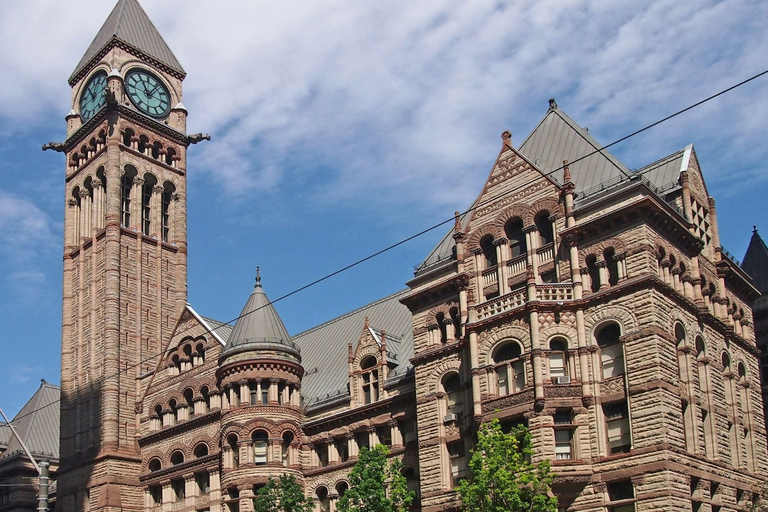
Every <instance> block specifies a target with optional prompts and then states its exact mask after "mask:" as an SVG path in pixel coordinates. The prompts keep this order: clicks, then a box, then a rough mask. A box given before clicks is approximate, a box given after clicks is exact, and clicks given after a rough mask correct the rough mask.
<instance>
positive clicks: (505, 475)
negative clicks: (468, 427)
mask: <svg viewBox="0 0 768 512" xmlns="http://www.w3.org/2000/svg"><path fill="white" fill-rule="evenodd" d="M531 455H532V448H531V434H530V433H529V432H528V429H526V428H525V427H523V426H517V427H515V428H514V429H513V430H512V431H511V432H510V433H509V434H505V433H504V432H503V431H502V430H501V425H500V424H499V420H498V419H494V420H492V421H491V422H489V423H485V424H483V425H482V426H481V427H480V431H479V432H478V440H477V446H476V448H475V449H474V450H473V451H472V458H471V459H470V461H469V470H470V479H469V480H463V481H462V482H461V483H460V484H459V487H458V489H457V491H458V493H459V496H460V497H461V501H462V503H463V506H464V510H468V511H469V510H471V511H474V512H557V497H555V496H554V495H553V494H552V489H551V487H552V481H553V480H554V476H555V475H554V474H553V473H551V472H550V467H549V461H547V460H543V461H541V462H539V463H538V464H533V463H532V462H531Z"/></svg>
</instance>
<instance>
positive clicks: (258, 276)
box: [256, 267, 261, 288]
mask: <svg viewBox="0 0 768 512" xmlns="http://www.w3.org/2000/svg"><path fill="white" fill-rule="evenodd" d="M256 288H261V268H260V267H256Z"/></svg>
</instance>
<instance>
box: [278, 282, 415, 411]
mask: <svg viewBox="0 0 768 512" xmlns="http://www.w3.org/2000/svg"><path fill="white" fill-rule="evenodd" d="M407 293H408V290H407V289H406V290H401V291H399V292H397V293H395V294H393V295H390V296H388V297H384V298H383V299H380V300H378V301H376V302H373V303H371V304H368V305H367V306H363V307H361V308H359V309H356V310H354V311H350V312H349V313H346V314H345V315H342V316H340V317H338V318H334V319H333V320H330V321H328V322H325V323H324V324H321V325H318V326H317V327H313V328H312V329H309V330H308V331H304V332H302V333H300V334H297V335H295V336H294V337H293V341H294V343H296V344H297V345H298V346H299V347H300V348H301V355H302V365H303V366H304V372H305V373H304V378H303V379H302V384H301V392H302V395H303V396H304V401H305V403H307V404H308V405H312V403H313V402H318V401H322V400H324V399H326V398H333V397H335V396H339V395H343V394H346V393H347V384H348V382H349V366H348V364H349V363H348V361H347V356H348V345H349V343H352V346H353V348H354V347H355V346H356V345H357V342H358V340H359V339H360V335H361V334H362V332H363V328H364V327H365V317H366V316H367V317H368V319H369V324H370V327H371V328H372V330H373V332H374V336H375V337H377V336H379V335H380V333H381V331H382V330H385V331H386V337H387V351H388V352H392V353H393V354H394V355H396V359H397V366H396V367H395V369H394V370H393V372H392V373H391V374H390V375H391V376H397V375H403V374H404V373H405V372H406V371H408V369H409V367H410V362H409V361H410V359H411V358H412V357H413V323H412V322H413V320H412V317H411V313H410V311H408V308H406V307H405V306H403V305H402V304H401V303H400V299H401V298H403V297H404V296H405V295H406V294H407Z"/></svg>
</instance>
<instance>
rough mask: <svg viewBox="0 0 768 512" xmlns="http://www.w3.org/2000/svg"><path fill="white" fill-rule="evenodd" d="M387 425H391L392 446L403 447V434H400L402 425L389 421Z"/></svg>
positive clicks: (395, 421)
mask: <svg viewBox="0 0 768 512" xmlns="http://www.w3.org/2000/svg"><path fill="white" fill-rule="evenodd" d="M387 425H389V428H390V432H391V433H390V437H391V438H392V446H403V445H404V443H403V433H402V432H400V425H398V424H397V420H389V421H388V422H387Z"/></svg>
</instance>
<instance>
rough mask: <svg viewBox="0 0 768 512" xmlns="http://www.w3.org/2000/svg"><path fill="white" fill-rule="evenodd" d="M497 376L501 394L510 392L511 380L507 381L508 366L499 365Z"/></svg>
mask: <svg viewBox="0 0 768 512" xmlns="http://www.w3.org/2000/svg"><path fill="white" fill-rule="evenodd" d="M496 378H497V379H498V382H499V395H500V396H503V395H508V394H509V382H508V381H507V366H506V365H504V366H499V367H498V368H496Z"/></svg>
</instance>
